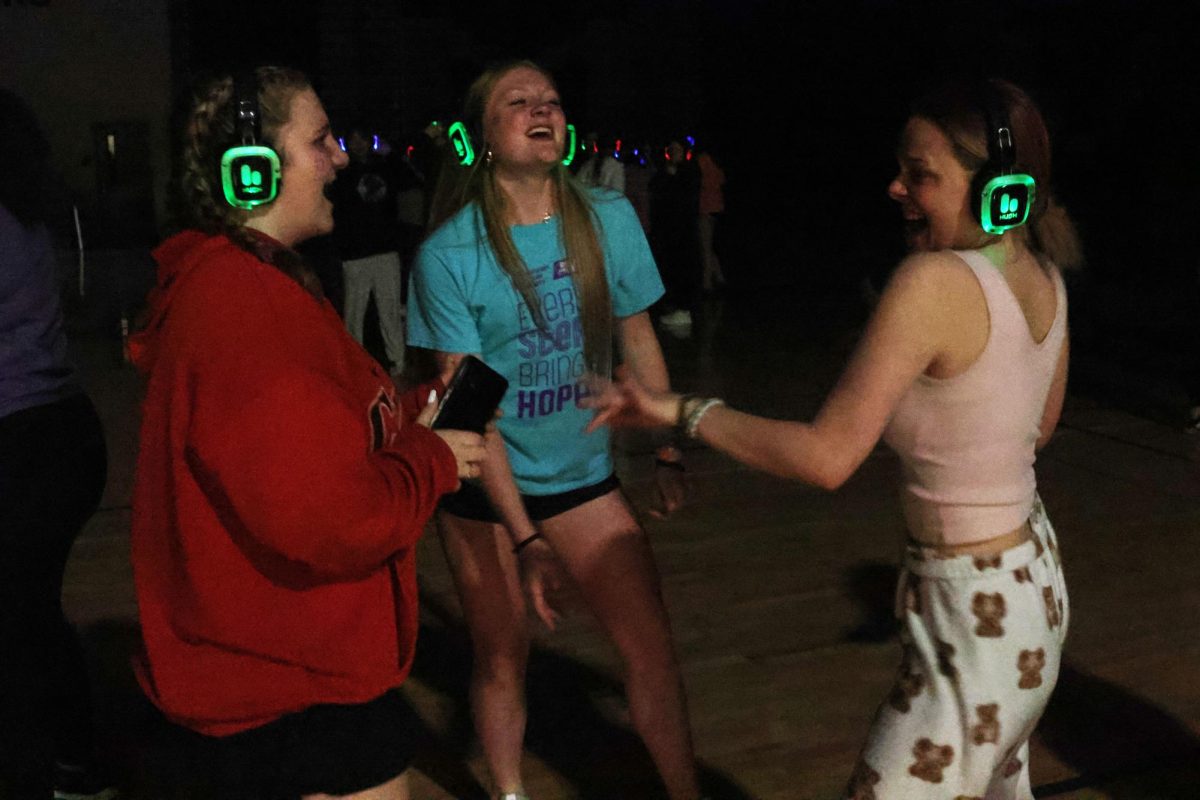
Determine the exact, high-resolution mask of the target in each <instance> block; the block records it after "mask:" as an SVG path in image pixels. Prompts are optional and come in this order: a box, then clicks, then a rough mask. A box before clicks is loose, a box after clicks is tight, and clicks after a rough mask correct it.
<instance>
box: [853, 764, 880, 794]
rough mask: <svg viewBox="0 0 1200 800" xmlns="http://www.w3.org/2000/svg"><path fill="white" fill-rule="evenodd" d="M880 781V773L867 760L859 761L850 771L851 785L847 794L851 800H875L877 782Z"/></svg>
mask: <svg viewBox="0 0 1200 800" xmlns="http://www.w3.org/2000/svg"><path fill="white" fill-rule="evenodd" d="M877 783H879V773H878V772H876V771H875V770H873V769H871V768H870V767H869V766H868V765H867V762H865V761H859V762H858V763H857V764H855V765H854V772H852V773H850V785H849V786H847V787H846V794H848V795H849V796H850V800H875V784H877Z"/></svg>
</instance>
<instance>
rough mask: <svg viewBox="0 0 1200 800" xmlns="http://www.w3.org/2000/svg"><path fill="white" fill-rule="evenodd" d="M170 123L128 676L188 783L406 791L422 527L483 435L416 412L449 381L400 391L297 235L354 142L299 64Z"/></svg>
mask: <svg viewBox="0 0 1200 800" xmlns="http://www.w3.org/2000/svg"><path fill="white" fill-rule="evenodd" d="M182 140H183V153H182V163H181V167H180V171H179V175H180V182H179V183H180V185H179V191H180V196H179V199H180V201H181V202H180V207H181V209H182V211H183V213H184V215H185V217H186V218H187V219H186V221H187V223H188V228H189V229H188V230H186V231H184V232H183V233H179V234H177V235H176V236H174V237H172V238H171V239H168V240H167V241H166V242H164V243H163V244H162V245H161V246H160V247H159V248H158V250H157V251H156V252H155V258H156V259H157V261H158V263H159V280H158V286H157V288H156V289H155V291H154V292H153V294H152V295H151V302H150V317H149V323H148V325H147V327H146V329H145V330H144V331H143V332H142V333H140V334H139V335H138V336H137V337H135V339H134V342H133V351H134V358H135V361H136V362H137V364H138V366H139V367H140V368H141V369H142V370H143V371H144V372H145V373H146V375H147V378H148V386H147V392H146V398H145V404H144V408H143V421H142V431H141V449H140V451H139V454H138V463H137V479H136V484H135V488H134V500H133V526H132V527H133V530H132V540H133V541H132V556H133V567H134V577H135V581H136V585H137V597H138V607H139V613H140V621H141V627H142V634H143V638H144V644H145V649H144V653H143V655H142V657H141V658H139V660H138V663H137V664H136V669H137V673H138V679H139V681H140V682H141V685H142V688H143V689H144V690H145V692H146V694H147V695H148V696H149V698H150V699H151V700H152V701H153V703H154V704H155V705H156V706H157V707H158V708H159V709H161V710H162V711H163V713H164V714H165V715H166V717H167V718H168V719H169V720H170V721H171V722H173V723H175V724H177V725H179V726H182V727H183V728H185V729H188V730H189V731H191V732H192V733H190V734H185V736H186V737H187V738H189V739H190V740H192V742H191V743H192V744H193V745H194V746H196V747H197V748H198V749H199V751H200V756H199V763H200V764H201V765H202V767H203V768H202V770H200V772H203V773H204V775H205V779H206V780H207V781H210V782H211V786H207V787H202V791H206V792H209V793H211V794H213V795H220V796H226V797H229V796H238V797H246V796H249V797H279V796H285V797H296V796H314V795H315V796H319V795H348V796H353V797H356V798H359V797H361V798H406V797H407V796H408V795H407V789H406V786H405V782H404V776H403V773H404V770H405V768H406V767H407V765H408V763H409V760H410V757H411V751H412V738H413V737H412V731H411V728H412V713H411V711H409V710H408V709H407V706H406V705H405V704H404V702H403V701H402V700H401V699H400V697H399V694H398V693H397V692H395V691H393V690H394V689H395V688H396V687H397V686H399V685H400V684H401V682H402V681H403V680H404V679H405V677H406V676H407V674H408V671H409V668H410V666H411V664H412V657H413V647H414V643H415V637H416V632H417V603H416V578H415V563H414V546H415V544H416V542H417V539H418V537H419V536H420V535H421V533H422V530H423V528H424V525H425V522H426V520H427V519H428V517H429V516H430V514H431V513H432V512H433V510H434V507H435V505H436V504H437V501H438V498H439V497H440V496H441V495H442V494H444V493H446V492H450V491H453V490H455V488H456V487H457V486H458V483H459V478H470V477H476V476H478V474H479V462H480V460H481V459H482V457H483V452H484V446H483V438H482V437H480V436H478V435H476V434H473V433H467V432H463V431H431V430H430V429H429V428H428V427H426V425H427V422H428V419H429V417H430V412H431V411H432V408H433V406H432V398H433V394H432V393H433V392H435V391H439V392H440V391H441V389H442V388H443V387H442V385H441V384H440V383H435V384H430V385H425V386H421V387H418V388H417V389H415V390H414V391H412V392H410V393H408V394H405V395H398V394H397V392H396V390H395V388H394V387H393V384H392V382H391V380H390V379H389V377H388V374H387V372H386V371H385V370H384V369H383V368H382V367H381V366H380V365H379V364H377V363H376V362H375V361H374V360H373V359H372V358H371V357H370V356H369V355H367V353H366V352H365V351H364V350H363V349H362V348H361V347H360V346H359V345H358V344H357V343H356V342H355V341H354V340H353V339H351V338H350V336H349V335H348V334H347V333H346V329H345V327H344V326H343V325H342V323H341V320H340V319H339V318H338V316H337V314H336V312H335V311H334V310H333V308H332V306H331V305H330V304H329V303H328V302H327V301H326V300H325V299H324V298H323V297H322V295H321V290H320V285H319V283H318V282H317V280H316V279H315V277H314V275H313V273H312V271H311V270H310V269H309V268H308V267H307V266H306V265H305V264H304V262H303V261H302V260H301V259H300V257H299V256H298V255H297V254H296V252H295V251H294V250H293V249H292V248H293V247H294V246H295V245H297V244H298V243H300V242H302V241H304V240H305V239H307V238H309V237H312V236H316V235H320V234H324V233H328V232H329V231H330V230H331V229H332V227H333V217H332V205H331V203H330V202H329V200H328V199H327V197H326V189H327V188H328V186H329V185H330V184H331V183H332V182H333V179H334V176H335V174H336V171H337V170H338V169H340V168H341V167H342V166H344V165H345V163H346V156H345V154H344V153H342V152H341V150H340V149H339V148H338V145H337V143H336V141H335V140H334V138H333V137H332V135H331V134H330V129H329V121H328V119H327V117H326V115H325V111H324V109H323V108H322V106H321V103H320V101H319V100H318V99H317V96H316V94H314V92H313V90H312V88H311V87H310V85H309V83H308V81H307V80H306V79H305V77H304V76H303V75H301V74H299V73H297V72H294V71H292V70H287V69H281V68H274V67H263V68H259V69H257V70H255V71H254V72H253V73H251V74H248V75H246V76H242V77H239V78H238V79H237V80H234V79H231V78H229V77H226V78H224V79H218V80H215V81H212V82H210V83H209V84H207V85H206V86H204V87H203V88H201V90H200V91H199V92H198V93H197V94H196V96H195V99H194V102H193V104H192V107H191V111H190V115H189V116H188V118H187V120H186V128H185V130H184V132H183V136H182ZM245 145H250V146H253V147H261V146H264V145H267V146H269V148H270V149H271V150H272V151H273V153H274V154H275V155H276V156H277V158H278V167H276V164H274V163H272V156H271V154H270V153H263V152H262V151H254V150H238V149H234V150H232V151H231V150H230V148H238V147H239V146H245ZM223 160H224V161H225V162H226V163H225V164H224V165H223V164H222V161H223ZM276 169H278V172H276ZM272 173H275V174H274V175H273V174H272ZM276 190H277V196H273V197H272V195H275V193H276ZM423 406H424V409H423V408H422V407H423ZM418 412H421V413H420V416H418Z"/></svg>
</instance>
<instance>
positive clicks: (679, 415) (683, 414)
mask: <svg viewBox="0 0 1200 800" xmlns="http://www.w3.org/2000/svg"><path fill="white" fill-rule="evenodd" d="M699 399H700V398H699V397H697V396H696V395H694V394H681V395H679V407H678V408H677V409H676V410H675V428H676V429H677V430H679V431H680V432H682V431H683V429H684V428H686V427H687V418H688V412H689V411H691V405H692V404H693V403H694V402H695V401H697V400H699Z"/></svg>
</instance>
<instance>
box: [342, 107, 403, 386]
mask: <svg viewBox="0 0 1200 800" xmlns="http://www.w3.org/2000/svg"><path fill="white" fill-rule="evenodd" d="M345 142H346V152H347V154H348V155H349V164H347V166H346V168H345V169H343V170H342V171H341V172H340V173H339V174H338V177H337V180H336V181H334V184H333V189H332V190H331V191H332V193H333V209H334V211H333V213H334V219H335V221H336V223H337V224H336V225H335V226H334V232H333V238H334V241H335V242H336V244H337V248H338V255H339V256H340V257H341V259H342V276H343V282H342V291H343V293H344V295H345V306H344V317H345V320H346V327H347V328H349V330H350V333H351V335H352V336H353V337H354V338H355V340H357V341H358V342H359V343H360V344H361V343H362V342H363V341H364V340H363V320H364V319H365V317H366V313H367V302H368V301H369V300H370V299H371V297H372V296H374V298H375V309H376V311H377V312H378V315H379V332H380V333H381V334H382V336H383V346H384V351H385V352H386V354H387V359H388V361H390V362H391V369H392V371H393V372H396V373H399V372H401V371H402V370H403V368H404V318H403V315H402V313H401V303H402V299H403V298H402V294H403V291H402V289H401V286H402V284H401V264H400V249H401V241H400V220H399V215H398V211H397V205H396V198H397V196H398V195H399V193H400V192H401V191H402V190H404V189H406V188H409V186H410V185H411V184H412V178H411V177H410V174H409V173H408V171H407V170H406V169H405V168H404V167H403V166H402V165H401V164H400V163H398V161H399V159H398V158H394V157H392V156H391V155H390V154H389V153H382V152H379V148H380V147H381V146H382V145H381V143H380V139H379V136H378V134H375V133H372V132H371V130H370V129H369V127H368V126H367V125H365V124H363V123H362V122H361V121H356V122H354V123H352V124H351V125H350V128H349V130H347V132H346V136H345Z"/></svg>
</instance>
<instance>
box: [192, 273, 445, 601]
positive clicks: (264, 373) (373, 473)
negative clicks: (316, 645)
mask: <svg viewBox="0 0 1200 800" xmlns="http://www.w3.org/2000/svg"><path fill="white" fill-rule="evenodd" d="M247 267H248V268H247ZM272 269H273V268H271V267H268V266H266V265H263V264H261V263H260V262H257V261H256V260H251V261H250V262H249V263H248V264H247V265H242V266H239V268H237V269H233V270H221V269H217V270H212V271H211V272H212V273H221V272H224V273H225V274H224V275H223V276H222V275H219V274H209V275H208V276H206V279H205V280H197V281H195V285H194V286H191V287H189V288H188V289H187V290H184V291H182V292H181V296H180V297H179V298H177V302H176V304H175V308H174V309H173V312H174V314H176V315H177V319H176V320H175V326H174V327H175V329H176V335H177V336H178V347H179V348H180V353H179V355H180V356H181V357H182V358H183V361H184V363H186V364H188V366H189V370H188V375H187V380H188V382H189V383H190V387H189V388H190V392H189V394H190V398H189V401H190V402H189V405H190V413H189V417H188V420H189V421H188V429H187V431H186V433H185V434H184V435H185V459H186V462H187V464H188V468H189V469H190V470H191V472H192V473H193V475H194V477H195V479H196V481H197V483H198V484H199V486H200V487H201V490H202V491H203V492H204V493H205V494H206V495H207V496H208V497H209V500H210V502H211V504H212V506H213V507H214V508H215V509H216V511H217V513H218V515H220V516H221V517H222V522H223V524H224V526H225V527H226V528H228V529H229V530H230V532H231V534H232V535H233V536H234V537H235V539H236V538H241V539H243V540H245V541H246V542H247V543H248V544H250V547H251V549H265V550H267V551H268V552H270V553H273V554H275V555H277V556H280V557H282V558H283V559H285V560H286V561H289V562H293V563H297V562H298V563H299V564H302V565H304V567H305V568H306V569H307V571H308V572H310V573H311V574H313V575H314V576H316V577H318V578H325V579H345V578H347V577H350V578H353V577H354V576H358V575H365V574H367V573H369V572H370V571H372V570H374V569H376V568H378V567H379V566H380V565H381V564H382V563H383V562H385V561H386V560H387V559H388V558H389V557H390V556H392V555H393V554H394V553H396V552H397V551H399V550H402V549H404V548H407V547H411V546H412V545H413V544H414V543H415V542H416V541H417V539H418V538H419V537H420V535H421V533H422V531H423V529H424V526H425V523H426V522H427V520H428V519H429V516H430V515H431V514H432V513H433V510H434V508H435V506H436V504H437V501H438V499H439V498H440V496H441V495H442V494H444V493H445V492H448V491H453V490H454V489H455V487H456V486H457V476H456V468H455V460H454V456H453V453H452V452H451V451H450V449H449V447H447V446H446V444H445V443H444V442H443V441H442V440H441V438H440V437H438V436H437V435H436V434H434V433H433V432H431V431H429V430H427V429H425V428H423V427H420V426H418V425H416V424H415V423H414V422H412V419H411V417H410V416H409V411H410V409H409V408H406V407H405V406H406V405H409V404H408V403H405V404H403V405H402V406H401V407H400V408H398V409H395V410H391V409H386V410H385V413H389V414H394V417H395V418H394V420H392V423H393V425H394V426H395V427H396V429H397V432H396V434H395V437H394V439H392V441H391V442H390V443H388V444H385V445H384V446H382V447H380V448H378V449H376V450H374V451H373V452H372V451H371V447H370V443H369V441H368V440H369V438H370V437H369V436H367V435H366V434H365V433H364V431H366V430H368V427H366V426H364V415H365V414H367V413H377V412H378V411H379V409H375V408H372V409H371V410H370V412H369V411H368V409H367V408H365V407H360V404H357V403H356V402H355V399H354V398H353V397H351V392H349V391H348V390H347V389H346V388H345V387H342V386H340V385H338V384H336V383H334V382H333V381H331V380H330V379H329V378H328V377H326V375H327V373H326V372H325V371H323V370H320V369H318V368H317V367H318V364H317V363H315V362H316V359H317V358H318V356H317V355H316V354H313V353H311V352H306V348H305V346H304V344H303V342H305V341H311V339H312V337H311V336H308V337H304V336H297V335H295V334H296V332H295V330H289V327H290V328H292V329H295V328H296V327H298V326H301V325H305V324H313V323H316V322H320V320H319V318H318V316H317V315H316V314H315V313H313V312H311V311H310V309H309V308H308V307H307V304H309V303H311V300H310V298H308V297H307V295H305V294H304V293H303V290H302V289H300V288H299V287H298V286H296V285H294V284H292V283H291V281H290V279H287V278H285V277H283V276H280V275H277V274H274V273H273V272H266V270H272ZM284 281H286V283H283V282H284ZM426 391H427V390H426Z"/></svg>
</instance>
